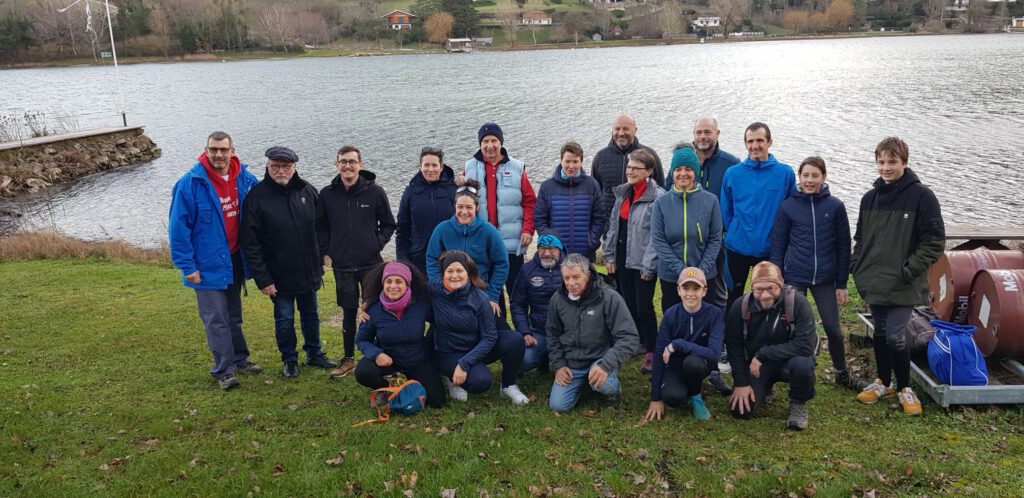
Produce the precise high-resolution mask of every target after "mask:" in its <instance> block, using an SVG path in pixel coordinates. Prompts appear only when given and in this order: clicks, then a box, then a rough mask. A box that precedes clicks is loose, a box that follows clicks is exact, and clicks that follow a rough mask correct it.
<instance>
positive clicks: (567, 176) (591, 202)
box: [534, 142, 608, 260]
mask: <svg viewBox="0 0 1024 498" xmlns="http://www.w3.org/2000/svg"><path fill="white" fill-rule="evenodd" d="M534 222H535V223H536V225H537V231H538V232H543V231H545V230H555V231H557V232H558V233H559V234H560V235H561V240H562V243H563V244H564V245H565V252H567V253H569V254H572V253H579V254H582V255H584V256H586V257H587V259H588V260H590V259H594V252H595V251H596V250H597V248H598V246H600V245H601V236H602V235H604V226H605V224H606V223H608V206H606V205H605V203H604V201H603V200H602V198H601V186H600V185H598V183H597V181H596V180H594V179H593V178H591V177H590V176H587V173H586V171H583V147H580V144H578V143H576V142H566V144H565V145H563V146H562V150H561V152H560V154H559V164H558V166H555V172H554V174H553V175H552V176H551V178H549V179H548V180H546V181H545V182H544V183H543V184H541V186H540V192H539V193H538V194H537V208H536V210H535V211H534Z"/></svg>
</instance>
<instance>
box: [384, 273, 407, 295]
mask: <svg viewBox="0 0 1024 498" xmlns="http://www.w3.org/2000/svg"><path fill="white" fill-rule="evenodd" d="M408 290H409V284H408V282H406V281H405V279H404V278H402V277H400V276H398V275H391V276H389V277H388V278H385V279H384V295H385V296H387V297H388V299H390V300H392V301H398V300H399V299H401V298H402V296H404V295H405V293H406V291H408Z"/></svg>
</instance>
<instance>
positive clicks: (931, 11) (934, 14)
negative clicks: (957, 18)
mask: <svg viewBox="0 0 1024 498" xmlns="http://www.w3.org/2000/svg"><path fill="white" fill-rule="evenodd" d="M947 3H948V0H923V1H922V2H921V8H922V9H923V10H924V13H925V15H926V16H928V20H929V21H939V20H941V19H942V15H943V14H945V13H946V4H947Z"/></svg>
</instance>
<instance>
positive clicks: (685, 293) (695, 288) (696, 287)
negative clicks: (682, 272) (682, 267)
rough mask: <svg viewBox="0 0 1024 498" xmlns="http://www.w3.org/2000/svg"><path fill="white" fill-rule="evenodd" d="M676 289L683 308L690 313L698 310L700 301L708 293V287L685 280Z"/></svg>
mask: <svg viewBox="0 0 1024 498" xmlns="http://www.w3.org/2000/svg"><path fill="white" fill-rule="evenodd" d="M678 290H679V299H681V300H682V301H683V309H685V310H686V311H689V312H690V313H696V312H697V311H699V310H700V307H701V302H703V299H704V296H705V295H706V294H707V293H708V288H707V287H704V286H702V285H700V284H698V283H697V282H686V283H685V284H683V285H680V286H679V288H678Z"/></svg>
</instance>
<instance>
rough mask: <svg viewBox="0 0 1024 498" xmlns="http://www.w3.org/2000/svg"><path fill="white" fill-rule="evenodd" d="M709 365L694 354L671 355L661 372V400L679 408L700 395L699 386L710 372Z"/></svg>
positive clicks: (709, 363)
mask: <svg viewBox="0 0 1024 498" xmlns="http://www.w3.org/2000/svg"><path fill="white" fill-rule="evenodd" d="M711 363H712V362H709V361H708V360H706V359H704V358H701V357H700V356H697V355H695V354H688V355H686V356H680V355H672V357H670V358H669V360H668V365H665V369H664V370H663V371H662V377H661V400H662V401H664V402H665V404H666V405H668V406H671V407H679V406H683V405H684V404H685V403H686V401H687V400H689V399H690V398H691V397H693V396H696V395H698V394H700V386H701V384H702V383H703V382H704V378H705V377H707V376H708V373H710V372H711Z"/></svg>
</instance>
